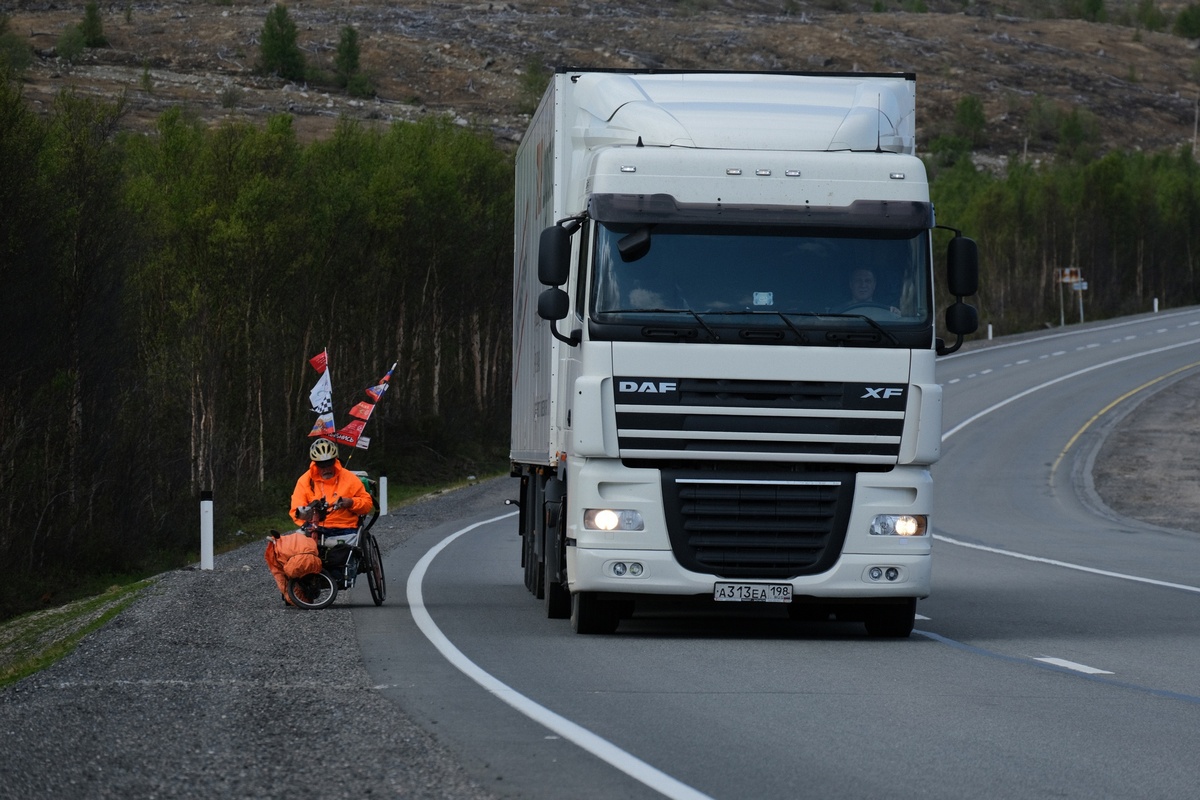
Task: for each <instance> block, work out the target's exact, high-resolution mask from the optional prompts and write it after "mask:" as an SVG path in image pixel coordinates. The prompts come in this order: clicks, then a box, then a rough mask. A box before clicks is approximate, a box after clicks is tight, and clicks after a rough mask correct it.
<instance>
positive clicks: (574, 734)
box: [408, 511, 711, 800]
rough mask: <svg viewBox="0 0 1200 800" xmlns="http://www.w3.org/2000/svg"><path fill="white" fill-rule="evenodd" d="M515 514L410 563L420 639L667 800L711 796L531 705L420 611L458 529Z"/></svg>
mask: <svg viewBox="0 0 1200 800" xmlns="http://www.w3.org/2000/svg"><path fill="white" fill-rule="evenodd" d="M517 513H518V512H516V511H513V512H510V513H508V514H501V515H500V516H498V517H492V518H491V519H485V520H483V521H482V522H476V523H475V524H474V525H469V526H467V527H465V528H463V529H462V530H459V531H456V532H454V533H452V534H450V535H449V536H447V537H446V538H445V539H443V540H442V541H440V542H438V543H437V544H436V545H434V546H433V547H432V548H430V550H429V552H427V553H426V554H425V555H424V556H422V557H421V560H420V561H418V562H417V565H416V566H415V567H413V571H412V572H411V573H409V576H408V607H409V611H410V612H411V613H412V616H413V619H414V620H415V621H416V623H417V627H418V628H420V629H421V633H423V634H425V638H426V639H428V640H429V641H430V642H431V643H432V644H433V646H434V647H436V648H437V649H438V652H440V653H441V654H442V656H443V657H444V658H445V659H446V660H447V661H449V662H450V663H451V664H452V665H453V666H454V667H455V668H456V669H457V670H458V671H459V672H461V673H463V674H464V675H466V676H467V677H468V678H470V679H471V680H473V681H475V682H476V683H477V684H479V685H480V686H482V687H483V688H484V689H486V690H487V691H489V692H491V693H492V694H493V695H495V696H496V697H497V698H499V699H500V700H503V701H504V702H505V703H507V704H508V705H510V706H512V707H513V708H515V709H516V710H517V711H519V712H521V713H522V714H524V715H525V716H527V717H529V718H530V719H531V720H533V721H534V722H538V723H540V724H542V725H545V726H546V727H547V728H549V729H550V730H552V731H554V733H556V734H558V735H559V736H561V737H562V738H564V739H567V740H569V741H571V742H573V743H574V744H576V745H578V746H579V747H582V748H583V749H584V750H586V751H587V752H589V753H591V754H592V755H594V756H596V757H597V758H599V759H601V760H602V761H605V762H607V763H608V764H611V765H612V766H614V767H616V768H617V769H619V770H621V772H624V773H625V774H626V775H628V776H629V777H631V778H633V779H634V780H636V781H638V782H639V783H642V784H644V785H645V786H648V787H649V788H651V789H653V790H654V791H656V792H658V793H659V794H662V795H664V796H666V797H670V798H679V800H711V798H709V796H708V795H706V794H703V793H701V792H698V791H696V790H695V789H693V788H692V787H690V786H688V785H687V784H685V783H682V782H681V781H678V780H676V779H675V778H672V777H671V776H670V775H668V774H666V773H665V772H662V771H661V770H658V769H656V768H654V767H652V766H650V765H649V764H647V763H646V762H645V761H642V760H641V759H640V758H638V757H637V756H634V755H632V754H631V753H627V752H625V751H624V750H622V749H621V748H619V747H617V746H616V745H615V744H613V743H612V742H610V741H608V740H607V739H602V738H600V737H599V736H597V735H596V734H594V733H592V732H591V731H589V730H588V729H587V728H584V727H583V726H581V725H577V724H576V723H574V722H572V721H571V720H569V719H567V718H566V717H563V716H560V715H559V714H556V713H554V712H553V711H551V710H550V709H548V708H546V707H545V706H542V705H539V704H537V703H535V702H534V701H533V700H530V699H529V698H528V697H526V696H525V695H523V694H520V693H519V692H517V691H516V690H515V689H513V688H511V687H509V686H508V685H507V684H505V683H503V682H501V681H500V680H499V679H497V678H495V677H494V676H492V675H491V674H490V673H488V672H485V671H484V670H483V669H482V668H481V667H480V666H479V665H477V664H476V663H475V662H474V661H472V660H471V659H469V658H467V657H466V656H465V655H464V654H463V652H462V651H461V650H459V649H458V648H457V647H455V646H454V645H453V644H452V643H451V642H450V640H449V639H447V638H446V635H445V634H443V633H442V631H441V629H440V628H439V627H438V626H437V623H435V622H434V621H433V617H431V616H430V615H429V612H428V611H427V610H426V609H425V599H424V597H423V596H422V594H421V583H422V581H424V580H425V573H426V572H427V571H428V570H429V565H430V564H432V563H433V559H434V558H436V557H437V555H438V554H439V553H441V552H442V551H443V550H445V549H446V547H447V546H449V544H450V543H451V542H453V541H454V540H455V539H457V538H458V537H460V536H462V535H463V534H464V533H467V532H469V531H473V530H475V529H476V528H478V527H481V526H483V525H489V524H491V523H493V522H499V521H500V520H502V519H508V518H509V517H512V516H516V514H517Z"/></svg>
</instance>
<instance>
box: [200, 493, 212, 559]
mask: <svg viewBox="0 0 1200 800" xmlns="http://www.w3.org/2000/svg"><path fill="white" fill-rule="evenodd" d="M212 568H213V499H212V492H211V491H202V492H200V569H212Z"/></svg>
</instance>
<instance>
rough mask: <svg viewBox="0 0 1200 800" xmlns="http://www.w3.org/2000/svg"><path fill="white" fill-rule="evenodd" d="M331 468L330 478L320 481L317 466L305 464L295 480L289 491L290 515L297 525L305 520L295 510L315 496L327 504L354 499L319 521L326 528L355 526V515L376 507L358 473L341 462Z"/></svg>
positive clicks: (314, 498)
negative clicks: (290, 498)
mask: <svg viewBox="0 0 1200 800" xmlns="http://www.w3.org/2000/svg"><path fill="white" fill-rule="evenodd" d="M333 469H334V472H333V478H332V479H331V480H323V479H322V478H321V473H320V472H318V471H317V465H316V464H315V463H312V464H309V466H308V472H305V473H304V474H303V475H301V476H300V479H299V480H297V481H296V488H295V489H294V490H293V491H292V508H291V514H292V520H293V521H294V522H295V523H296V524H297V525H303V524H304V520H303V519H301V518H300V517H298V516H297V515H296V509H297V508H300V507H301V506H306V505H308V504H309V503H311V502H312V501H313V500H316V499H317V498H318V497H324V498H325V502H327V503H329V505H330V506H332V505H333V504H334V503H336V502H337V501H338V500H339V499H341V498H343V497H349V498H350V499H351V500H353V501H354V504H353V505H352V506H350V508H341V509H338V510H337V511H330V512H329V515H328V516H326V517H325V520H324V521H323V522H321V523H320V525H321V526H322V527H325V528H357V527H358V518H359V517H361V516H362V515H364V514H367V513H370V511H371V509H373V508H375V501H373V500H372V499H371V495H370V494H369V493H368V492H367V487H365V486H363V482H362V481H361V480H359V477H358V476H357V475H355V474H354V473H353V472H351V471H350V470H348V469H345V468H344V467H342V462H341V461H337V462H335V463H334V465H333Z"/></svg>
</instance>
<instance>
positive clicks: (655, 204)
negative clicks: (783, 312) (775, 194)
mask: <svg viewBox="0 0 1200 800" xmlns="http://www.w3.org/2000/svg"><path fill="white" fill-rule="evenodd" d="M588 214H589V215H590V216H591V217H592V219H596V220H599V221H600V222H610V223H676V224H687V223H707V224H713V223H718V224H725V225H803V226H816V227H823V228H879V229H886V230H924V229H928V228H931V227H933V204H932V203H927V202H921V201H917V200H855V201H854V202H853V203H851V204H850V205H848V206H731V205H725V204H721V203H680V202H679V201H678V200H676V199H675V198H674V197H673V196H671V195H669V194H648V195H643V194H594V195H592V197H591V199H590V200H589V201H588Z"/></svg>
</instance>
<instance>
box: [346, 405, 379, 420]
mask: <svg viewBox="0 0 1200 800" xmlns="http://www.w3.org/2000/svg"><path fill="white" fill-rule="evenodd" d="M374 410H375V404H374V403H365V402H364V403H359V404H358V405H356V406H355V407H354V408H352V409H350V416H352V417H355V418H357V419H361V420H362V421H363V422H366V421H367V420H369V419H370V418H371V412H372V411H374Z"/></svg>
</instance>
